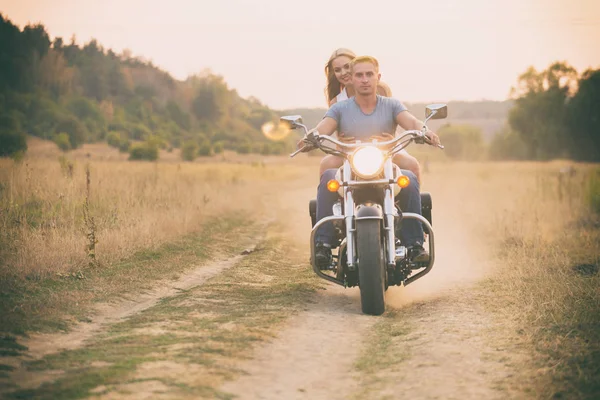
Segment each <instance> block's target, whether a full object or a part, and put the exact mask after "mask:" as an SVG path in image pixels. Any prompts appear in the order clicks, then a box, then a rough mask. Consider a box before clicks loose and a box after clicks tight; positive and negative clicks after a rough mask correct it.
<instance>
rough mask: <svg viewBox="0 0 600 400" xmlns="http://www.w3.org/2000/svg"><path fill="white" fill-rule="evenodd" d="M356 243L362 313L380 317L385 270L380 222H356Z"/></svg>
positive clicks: (383, 305) (366, 220)
mask: <svg viewBox="0 0 600 400" xmlns="http://www.w3.org/2000/svg"><path fill="white" fill-rule="evenodd" d="M356 242H357V252H358V282H359V287H360V302H361V306H362V312H363V313H364V314H369V315H381V314H383V313H384V311H385V268H384V262H383V246H382V243H381V220H379V219H365V220H357V221H356Z"/></svg>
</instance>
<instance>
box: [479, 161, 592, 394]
mask: <svg viewBox="0 0 600 400" xmlns="http://www.w3.org/2000/svg"><path fill="white" fill-rule="evenodd" d="M532 167H533V169H532V170H529V171H528V170H527V169H526V168H524V167H523V166H522V165H521V167H517V166H515V171H514V172H513V174H512V176H513V177H514V179H516V180H517V182H519V186H520V188H519V190H517V191H515V192H513V193H512V194H511V195H510V196H509V197H505V200H506V199H508V198H512V201H511V203H512V205H513V207H509V208H506V209H498V210H499V212H498V213H497V215H496V216H495V218H494V224H493V225H490V226H488V228H487V231H488V232H487V234H488V235H489V237H490V238H492V239H493V240H492V242H493V243H494V248H495V249H496V256H497V262H498V263H499V264H500V267H499V270H498V273H497V274H496V275H495V276H494V277H492V278H490V279H489V280H488V281H487V282H486V283H485V285H486V289H487V293H488V294H489V295H490V296H491V297H490V301H489V305H490V309H492V310H493V311H494V313H495V314H496V315H498V316H499V317H500V318H501V319H502V320H503V321H504V323H505V324H506V326H507V327H508V329H509V330H511V331H512V332H513V334H514V335H516V336H515V342H514V343H516V345H517V346H522V345H525V348H527V349H529V350H530V351H531V354H532V355H533V360H534V366H533V368H531V366H530V368H529V369H525V370H524V371H523V373H522V375H520V376H519V377H516V378H515V380H514V382H512V384H511V385H512V386H513V388H514V387H515V386H516V387H518V390H520V391H521V392H523V391H524V392H528V393H529V395H530V396H531V397H533V398H597V397H596V396H598V395H600V275H599V274H598V267H599V266H600V215H598V214H597V211H596V208H595V204H596V203H595V202H596V201H598V199H597V198H596V197H595V196H596V195H594V194H593V191H594V190H595V189H594V188H595V185H597V183H596V181H595V179H597V177H596V174H597V173H596V172H595V171H594V168H593V166H589V165H577V166H575V168H574V169H573V168H564V167H563V168H561V167H560V165H557V164H554V165H552V164H549V165H548V164H546V165H544V164H538V165H537V166H536V165H535V164H532ZM598 195H600V193H598ZM594 199H595V200H594Z"/></svg>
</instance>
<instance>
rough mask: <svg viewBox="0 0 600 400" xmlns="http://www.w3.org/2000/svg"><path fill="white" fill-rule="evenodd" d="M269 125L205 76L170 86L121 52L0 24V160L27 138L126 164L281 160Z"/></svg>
mask: <svg viewBox="0 0 600 400" xmlns="http://www.w3.org/2000/svg"><path fill="white" fill-rule="evenodd" d="M277 117H278V115H277V113H276V112H275V111H273V110H271V109H269V108H268V107H267V106H265V105H263V104H262V103H261V102H260V101H259V100H257V99H255V98H249V99H243V98H241V97H240V96H239V95H238V94H237V92H236V91H235V90H233V89H230V88H229V87H228V86H227V83H226V82H225V81H224V79H223V78H222V77H221V76H217V75H214V74H212V73H210V71H203V72H202V73H199V74H197V75H193V76H190V77H188V78H187V79H186V80H185V81H178V80H176V79H174V78H173V77H171V75H170V74H168V73H167V72H165V71H162V70H160V69H159V68H157V67H156V66H154V65H153V64H152V62H149V61H146V60H143V59H141V58H139V57H132V55H131V52H130V51H127V50H126V51H124V52H123V53H122V54H116V53H115V52H113V51H112V50H110V49H108V50H106V49H104V48H103V47H102V46H101V45H100V44H99V43H98V42H97V41H96V40H91V41H90V42H88V43H86V44H85V45H79V44H77V43H76V39H75V37H73V38H71V39H70V42H69V43H66V42H65V41H64V40H63V39H62V38H60V37H57V38H55V39H54V40H52V41H51V40H50V37H49V35H48V32H47V31H46V29H45V27H44V26H43V25H41V24H37V25H27V26H25V27H24V28H23V29H22V30H21V29H20V28H19V27H17V26H15V25H14V24H13V23H12V22H11V21H10V20H8V19H7V18H5V17H4V16H3V15H2V14H0V156H6V155H11V154H15V153H22V152H24V151H26V148H27V147H26V146H27V144H26V135H27V134H29V135H33V136H38V137H40V138H44V139H49V140H53V141H54V142H55V143H56V144H57V145H58V146H59V147H60V148H61V149H63V150H65V151H68V150H69V149H74V148H78V147H80V146H81V145H82V144H83V143H88V142H98V141H106V142H107V143H108V144H109V145H111V146H114V147H116V148H118V149H119V150H121V151H123V152H131V154H132V158H153V157H156V156H157V154H158V149H160V148H163V149H167V150H171V149H173V148H181V147H183V146H185V147H186V148H187V149H188V151H187V152H186V155H187V158H188V159H190V158H191V159H193V158H194V157H195V156H197V155H210V154H213V153H215V152H220V151H222V150H223V149H231V150H236V151H240V152H259V153H263V154H265V153H267V154H271V153H284V152H287V151H289V150H290V146H292V143H290V142H289V141H287V142H273V141H270V140H268V139H267V138H266V137H265V136H264V135H263V134H262V132H261V126H262V125H263V124H264V123H266V122H268V121H272V120H275V119H277ZM189 149H197V153H196V154H190V151H189Z"/></svg>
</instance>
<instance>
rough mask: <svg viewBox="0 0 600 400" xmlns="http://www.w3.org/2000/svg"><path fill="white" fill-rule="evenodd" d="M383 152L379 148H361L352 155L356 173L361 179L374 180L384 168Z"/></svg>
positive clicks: (353, 167)
mask: <svg viewBox="0 0 600 400" xmlns="http://www.w3.org/2000/svg"><path fill="white" fill-rule="evenodd" d="M383 158H384V157H383V152H382V151H381V150H379V149H378V148H377V147H361V148H359V149H358V150H356V151H355V152H354V154H353V155H352V159H351V160H350V161H351V164H352V169H354V172H356V173H357V174H358V176H360V177H361V178H366V179H368V178H372V177H374V176H375V175H377V174H378V173H379V172H381V169H382V168H383Z"/></svg>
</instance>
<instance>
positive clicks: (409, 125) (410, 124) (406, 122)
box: [396, 111, 440, 145]
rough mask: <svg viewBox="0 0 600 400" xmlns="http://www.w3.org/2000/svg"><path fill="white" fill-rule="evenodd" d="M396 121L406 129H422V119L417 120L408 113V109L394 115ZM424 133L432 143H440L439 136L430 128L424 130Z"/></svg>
mask: <svg viewBox="0 0 600 400" xmlns="http://www.w3.org/2000/svg"><path fill="white" fill-rule="evenodd" d="M396 122H397V123H398V125H400V126H401V127H402V128H404V129H406V130H407V131H408V130H418V131H420V130H421V129H423V125H424V124H423V121H421V120H419V119H418V118H417V117H415V116H414V115H412V114H411V113H409V112H408V111H402V112H400V113H398V115H396ZM425 135H426V136H427V137H429V139H430V140H431V141H432V142H433V144H434V145H438V144H440V138H439V137H438V135H436V134H435V132H433V131H432V130H428V131H427V132H425Z"/></svg>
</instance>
